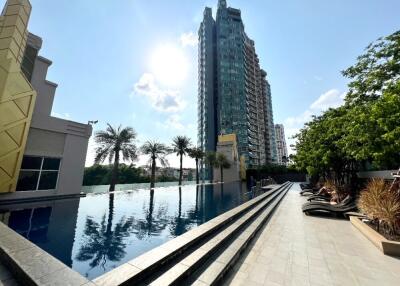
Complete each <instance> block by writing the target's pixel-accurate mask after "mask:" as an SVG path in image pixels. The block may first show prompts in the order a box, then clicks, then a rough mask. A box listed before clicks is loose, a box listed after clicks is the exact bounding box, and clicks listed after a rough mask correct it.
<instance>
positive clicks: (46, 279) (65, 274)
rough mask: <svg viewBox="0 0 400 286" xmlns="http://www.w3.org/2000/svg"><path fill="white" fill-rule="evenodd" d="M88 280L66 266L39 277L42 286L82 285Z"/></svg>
mask: <svg viewBox="0 0 400 286" xmlns="http://www.w3.org/2000/svg"><path fill="white" fill-rule="evenodd" d="M88 282H89V281H88V280H87V279H86V278H85V277H83V276H81V275H80V274H78V273H76V272H74V271H72V270H71V269H69V268H68V267H65V268H63V269H60V270H58V271H56V272H53V273H52V274H49V275H46V276H43V277H42V278H40V279H39V281H38V284H39V285H41V286H81V285H84V284H87V283H88Z"/></svg>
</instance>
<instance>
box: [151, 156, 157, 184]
mask: <svg viewBox="0 0 400 286" xmlns="http://www.w3.org/2000/svg"><path fill="white" fill-rule="evenodd" d="M155 181H156V158H155V157H153V158H152V162H151V178H150V189H154V184H155Z"/></svg>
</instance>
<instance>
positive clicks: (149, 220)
mask: <svg viewBox="0 0 400 286" xmlns="http://www.w3.org/2000/svg"><path fill="white" fill-rule="evenodd" d="M153 211H154V190H153V189H151V190H150V203H149V214H148V216H147V227H148V228H147V229H148V234H151V232H152V227H153Z"/></svg>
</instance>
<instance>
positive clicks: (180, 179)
mask: <svg viewBox="0 0 400 286" xmlns="http://www.w3.org/2000/svg"><path fill="white" fill-rule="evenodd" d="M182 161H183V155H182V154H181V157H180V167H179V186H181V185H182Z"/></svg>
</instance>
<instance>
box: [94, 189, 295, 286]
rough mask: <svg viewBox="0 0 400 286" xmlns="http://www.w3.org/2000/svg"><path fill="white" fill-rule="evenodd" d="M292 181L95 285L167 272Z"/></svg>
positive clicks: (134, 282)
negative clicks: (166, 269) (167, 269)
mask: <svg viewBox="0 0 400 286" xmlns="http://www.w3.org/2000/svg"><path fill="white" fill-rule="evenodd" d="M288 185H290V183H289V182H287V183H284V184H282V185H280V186H278V187H276V188H274V189H272V190H269V191H267V192H265V193H264V194H262V195H260V196H258V197H256V198H254V199H252V200H250V201H247V202H245V203H243V204H241V205H240V206H238V207H236V208H234V209H232V210H229V211H227V212H225V213H223V214H221V215H220V216H218V217H216V218H214V219H212V220H210V221H208V222H206V223H204V224H202V225H200V226H198V227H196V228H194V229H192V230H190V231H188V232H186V233H184V234H182V235H180V236H178V237H176V238H175V239H173V240H170V241H168V242H166V243H164V244H163V245H161V246H159V247H156V248H154V249H152V250H150V251H148V252H146V253H145V254H143V255H141V256H139V257H137V258H135V259H133V260H131V261H129V262H127V263H125V264H123V265H121V266H119V267H117V268H115V269H113V270H111V271H109V272H107V273H105V274H104V275H102V276H100V277H98V278H96V279H95V280H94V282H95V283H96V285H102V286H103V285H104V286H106V285H138V284H140V283H143V281H144V280H147V279H152V278H151V277H158V276H157V275H160V274H162V273H164V272H165V268H167V267H166V266H168V268H170V267H173V266H174V265H175V264H176V263H178V262H179V261H180V260H182V259H183V257H185V256H187V255H188V254H190V252H191V251H193V249H197V248H200V247H201V246H202V245H203V244H205V243H207V241H208V240H209V239H211V238H212V237H213V236H215V235H217V234H218V233H219V232H221V231H223V229H224V228H226V227H229V225H231V224H232V223H234V222H235V221H236V220H238V219H240V218H241V217H242V216H243V215H244V214H245V213H247V212H248V211H250V210H251V209H253V208H254V207H257V205H259V204H260V203H262V202H263V201H264V200H266V199H268V197H270V196H272V195H273V194H275V193H277V192H279V191H280V190H282V189H285V188H286V187H287V186H288Z"/></svg>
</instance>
